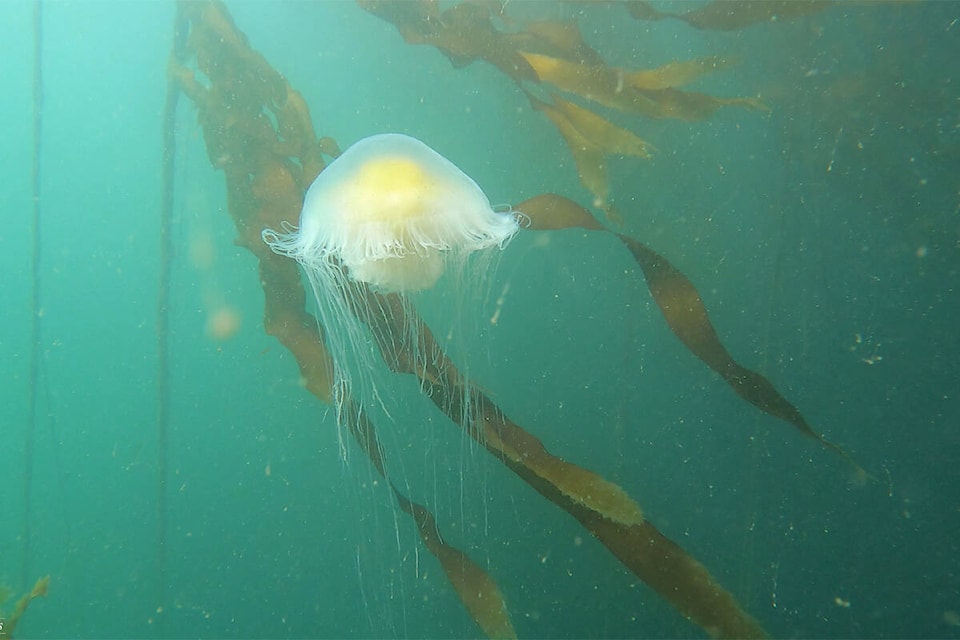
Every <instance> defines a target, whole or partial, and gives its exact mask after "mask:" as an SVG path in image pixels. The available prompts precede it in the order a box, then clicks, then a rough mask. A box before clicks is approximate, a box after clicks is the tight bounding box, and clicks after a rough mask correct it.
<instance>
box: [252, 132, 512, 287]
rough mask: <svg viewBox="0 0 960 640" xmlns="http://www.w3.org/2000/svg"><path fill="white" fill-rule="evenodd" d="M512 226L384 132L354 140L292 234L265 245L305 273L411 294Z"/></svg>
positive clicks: (413, 145) (464, 179)
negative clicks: (323, 271) (340, 275)
mask: <svg viewBox="0 0 960 640" xmlns="http://www.w3.org/2000/svg"><path fill="white" fill-rule="evenodd" d="M517 227H518V225H517V219H516V216H515V215H512V214H509V213H507V214H504V213H497V212H495V211H494V210H493V209H492V208H491V206H490V201H489V200H488V199H487V197H486V195H484V193H483V191H481V189H480V187H478V186H477V183H475V182H474V181H473V180H472V179H471V178H470V177H469V176H468V175H467V174H465V173H464V172H463V171H461V170H460V169H459V168H457V166H456V165H455V164H453V163H452V162H450V161H449V160H447V159H446V158H444V157H443V156H441V155H440V154H439V153H437V152H436V151H434V150H433V149H431V148H430V147H428V146H427V145H425V144H424V143H422V142H420V141H419V140H417V139H415V138H411V137H410V136H405V135H402V134H397V133H388V134H381V135H375V136H371V137H369V138H364V139H363V140H360V141H359V142H357V143H356V144H354V145H353V146H351V147H350V148H349V149H347V150H346V152H344V153H343V155H341V156H340V157H339V158H337V159H336V160H335V161H334V162H333V163H331V164H330V166H328V167H327V168H326V169H325V170H324V171H323V172H321V173H320V175H319V176H318V177H317V179H316V180H315V181H314V182H313V184H312V185H311V186H310V189H309V190H308V191H307V195H306V198H305V199H304V203H303V211H302V212H301V214H300V228H299V230H298V231H297V232H296V233H293V234H287V235H279V234H275V233H273V232H270V231H267V232H265V234H264V240H265V241H266V242H267V244H269V245H270V246H271V248H273V249H274V250H275V251H278V252H279V253H285V254H287V255H290V256H291V257H294V258H296V259H297V260H299V261H300V262H301V264H303V265H304V266H305V267H306V268H308V269H309V268H313V267H317V266H318V263H319V262H321V261H323V262H326V261H329V260H331V259H333V260H336V261H339V262H340V263H341V264H342V265H343V266H344V267H345V268H346V269H347V271H348V273H349V275H350V277H352V278H354V279H355V280H359V281H362V282H367V283H369V284H372V285H374V286H375V287H377V288H378V289H380V290H382V291H417V290H420V289H426V288H429V287H431V286H433V284H434V283H435V282H436V281H437V279H438V278H439V277H440V275H441V273H442V272H443V270H444V265H445V262H446V261H447V260H449V259H450V258H452V257H461V256H462V255H464V254H469V253H472V252H474V251H478V250H481V249H485V248H487V247H490V246H503V244H504V243H506V242H507V241H508V240H509V239H510V238H511V237H512V236H513V235H514V234H515V233H516V231H517ZM320 266H322V265H320Z"/></svg>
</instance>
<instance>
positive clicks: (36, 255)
mask: <svg viewBox="0 0 960 640" xmlns="http://www.w3.org/2000/svg"><path fill="white" fill-rule="evenodd" d="M42 50H43V12H42V10H41V2H40V0H36V2H34V3H33V158H32V174H33V215H32V218H31V221H30V231H31V234H30V235H31V242H32V244H31V249H30V250H31V267H30V274H31V283H32V286H31V291H30V311H31V318H30V375H29V376H28V378H27V380H28V381H29V387H28V389H27V431H26V435H25V437H24V444H23V559H22V565H21V573H20V584H22V585H24V586H26V584H27V581H28V580H29V577H30V552H31V542H32V538H33V532H32V530H31V524H30V521H31V520H32V517H33V516H32V513H31V504H30V495H31V493H32V490H33V441H34V437H35V434H36V430H37V429H36V427H37V398H38V396H37V389H39V388H40V359H41V358H42V357H43V349H42V344H41V342H40V315H41V310H40V300H41V297H40V293H41V291H40V152H41V141H42V138H41V134H42V132H43V59H42V58H41V52H42Z"/></svg>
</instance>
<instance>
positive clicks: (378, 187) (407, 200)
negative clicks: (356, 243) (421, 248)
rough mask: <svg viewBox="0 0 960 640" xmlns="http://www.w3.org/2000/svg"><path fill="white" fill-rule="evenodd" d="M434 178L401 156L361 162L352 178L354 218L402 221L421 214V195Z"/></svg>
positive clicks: (360, 219) (426, 190) (365, 220)
mask: <svg viewBox="0 0 960 640" xmlns="http://www.w3.org/2000/svg"><path fill="white" fill-rule="evenodd" d="M433 183H434V181H432V180H430V177H429V175H428V174H427V172H426V171H424V169H423V167H422V166H421V165H420V164H418V163H417V162H414V161H413V160H410V159H409V158H403V157H396V156H395V157H385V158H377V159H376V160H370V161H368V162H366V163H364V164H363V165H362V166H361V167H360V168H359V169H358V170H357V173H356V177H355V179H354V180H353V181H352V185H351V191H352V192H353V194H352V195H353V200H354V202H355V203H356V205H357V206H356V208H355V210H354V211H352V212H351V215H352V216H353V218H354V221H355V222H390V223H394V224H396V223H402V221H404V220H406V219H409V218H414V217H417V216H421V215H423V214H424V210H423V209H424V207H423V203H424V198H425V196H426V195H427V193H428V192H429V191H430V190H431V189H432V188H433Z"/></svg>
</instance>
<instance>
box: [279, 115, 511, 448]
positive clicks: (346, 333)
mask: <svg viewBox="0 0 960 640" xmlns="http://www.w3.org/2000/svg"><path fill="white" fill-rule="evenodd" d="M518 228H519V224H518V216H517V214H515V213H513V212H497V211H494V210H493V208H492V207H491V206H490V201H489V200H488V199H487V197H486V195H484V193H483V191H482V190H481V189H480V187H479V186H477V184H476V183H475V182H474V181H473V180H472V179H471V178H470V177H469V176H467V175H466V174H465V173H464V172H463V171H461V170H460V169H459V168H457V166H456V165H454V164H453V163H452V162H450V161H449V160H447V159H446V158H444V157H443V156H441V155H440V154H439V153H437V152H436V151H434V150H433V149H431V148H430V147H428V146H427V145H425V144H424V143H422V142H420V141H419V140H416V139H415V138H411V137H409V136H405V135H401V134H382V135H375V136H371V137H369V138H365V139H363V140H360V141H359V142H357V143H355V144H354V145H353V146H351V147H350V148H348V149H347V150H346V151H345V152H344V153H343V154H342V155H341V156H340V157H338V158H337V159H336V160H335V161H333V162H332V163H331V164H330V165H329V166H328V167H327V168H326V169H324V170H323V171H322V172H321V173H320V175H319V176H318V177H317V179H316V180H315V181H314V182H313V184H312V185H311V186H310V188H309V190H308V191H307V194H306V197H305V199H304V204H303V210H302V212H301V214H300V225H299V228H298V229H296V230H293V231H292V232H290V233H278V232H276V231H273V230H270V229H267V230H265V231H264V232H263V240H264V242H266V243H267V244H268V245H269V246H270V247H271V248H272V249H273V250H274V251H276V252H277V253H280V254H284V255H288V256H290V257H292V258H295V259H296V260H297V261H298V262H300V264H301V265H302V266H303V268H304V271H305V272H306V274H307V277H308V278H309V280H310V283H311V285H312V287H313V291H314V294H315V297H316V299H317V306H318V311H319V320H320V323H321V324H322V325H323V329H324V333H325V335H326V342H327V348H328V350H329V351H330V352H331V355H332V356H333V360H334V367H335V369H336V371H335V381H336V387H335V389H334V392H335V393H334V395H335V398H336V400H337V405H338V409H340V410H342V409H343V408H344V407H343V400H344V398H347V397H349V398H350V399H351V402H355V401H359V402H360V403H361V404H362V403H369V402H370V401H371V400H374V399H376V400H378V401H379V402H381V403H382V397H381V394H380V392H379V390H378V389H377V382H376V381H374V380H373V379H372V378H371V373H370V372H371V371H372V370H373V369H374V368H375V366H374V365H375V363H374V362H373V360H375V359H376V358H377V357H378V354H377V353H376V351H377V349H376V348H375V346H374V343H375V342H376V341H371V340H370V339H369V337H368V331H369V330H370V329H369V328H365V327H364V326H363V323H362V322H360V321H359V320H358V319H357V316H358V315H359V316H360V317H364V316H365V315H367V316H368V317H369V315H368V314H369V310H368V309H365V308H364V306H363V305H366V304H369V302H367V301H369V300H370V297H369V296H367V295H365V293H364V290H365V289H366V288H372V289H373V290H375V291H378V292H380V293H386V294H391V293H396V294H400V295H399V298H400V300H401V302H402V304H403V305H404V308H406V309H409V310H410V311H411V313H409V317H410V318H414V319H415V318H417V317H418V316H417V314H416V312H415V311H414V310H413V308H412V306H411V305H412V303H411V302H410V301H409V300H408V297H407V296H406V295H404V294H407V293H410V292H415V291H420V290H423V289H429V288H430V287H432V286H433V285H434V284H435V283H436V282H437V280H438V279H439V278H440V276H441V275H442V274H443V272H444V271H445V269H446V268H447V267H448V266H450V265H451V264H453V265H455V266H457V267H458V268H459V270H460V271H464V269H463V268H464V266H465V265H466V260H467V259H468V258H469V256H471V255H472V254H481V255H482V254H484V253H487V250H493V249H495V248H498V247H499V248H502V247H503V246H504V245H505V244H506V243H507V242H508V241H509V240H510V239H511V238H512V237H513V235H514V234H515V233H516V232H517V230H518ZM473 266H475V267H477V268H478V270H479V271H478V273H476V274H466V273H465V274H464V275H466V276H468V277H470V276H471V275H475V278H474V279H479V280H482V279H483V278H484V277H485V274H484V271H485V269H484V267H485V266H486V264H485V263H483V262H482V261H481V263H479V264H477V265H473ZM458 284H459V283H458ZM416 322H419V321H418V320H414V324H412V325H411V324H409V323H408V324H407V325H406V326H405V329H404V331H406V332H407V333H408V334H409V335H406V336H393V335H391V336H385V338H386V339H387V340H388V341H389V342H392V343H394V344H407V345H413V344H415V343H416V340H417V337H416V333H417V331H418V330H419V326H417V325H416V324H415V323H416ZM375 337H376V338H377V339H378V340H379V341H380V343H381V344H382V343H383V338H384V336H375ZM414 351H415V350H414ZM357 387H360V388H359V389H358V388H357ZM341 417H342V416H341ZM341 439H342V434H341ZM341 446H343V445H342V440H341Z"/></svg>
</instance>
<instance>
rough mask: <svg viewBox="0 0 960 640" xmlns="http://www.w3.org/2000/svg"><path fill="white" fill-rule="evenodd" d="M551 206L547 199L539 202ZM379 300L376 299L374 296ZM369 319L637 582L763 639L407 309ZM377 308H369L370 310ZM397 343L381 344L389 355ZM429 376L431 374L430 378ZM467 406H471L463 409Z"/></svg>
mask: <svg viewBox="0 0 960 640" xmlns="http://www.w3.org/2000/svg"><path fill="white" fill-rule="evenodd" d="M547 201H549V198H546V199H544V200H542V202H547ZM371 295H375V296H378V295H379V294H376V293H371ZM384 298H385V300H384V302H383V304H381V305H379V306H376V308H378V309H386V310H388V311H386V312H384V313H383V314H368V315H367V316H365V317H364V321H365V322H371V323H373V324H371V328H372V329H373V333H374V334H377V335H379V334H382V333H387V334H389V333H392V332H396V331H398V330H399V329H398V327H397V326H394V327H390V326H389V325H390V324H393V323H406V324H407V325H411V326H416V327H418V332H419V335H418V337H417V341H416V344H417V347H418V349H423V350H424V352H425V353H432V354H433V355H432V357H430V358H424V357H423V354H422V353H420V354H416V355H411V354H408V355H406V356H402V355H398V354H393V353H384V359H385V360H386V361H388V362H392V363H394V364H397V363H402V362H418V363H422V362H430V363H434V365H433V367H426V368H425V367H415V368H410V369H402V368H398V369H397V371H398V372H400V373H410V374H414V375H417V376H418V377H419V378H420V383H421V387H422V389H423V391H424V394H425V395H426V396H427V397H428V398H429V399H430V400H431V401H432V402H433V403H434V404H435V405H436V406H437V407H438V408H439V409H440V410H441V411H443V412H444V413H445V414H446V415H447V416H448V417H449V418H450V419H451V420H452V421H453V422H454V423H456V424H458V425H460V426H461V427H462V428H463V429H464V430H465V431H466V432H467V433H468V434H469V435H470V436H471V437H473V438H474V439H475V440H477V441H478V442H479V443H480V444H482V445H483V446H484V447H485V448H486V449H487V450H488V451H490V452H491V453H492V454H493V455H494V456H496V457H497V458H498V459H499V460H500V461H501V462H502V463H503V464H504V465H506V466H507V468H509V469H510V470H511V471H513V472H514V473H515V474H516V475H517V476H518V477H520V478H521V479H522V480H523V481H524V482H526V483H527V484H528V485H530V486H531V487H532V488H533V489H535V490H536V491H537V492H538V493H540V494H541V495H542V496H544V497H545V498H546V499H548V500H550V501H551V502H553V503H554V504H555V505H557V506H558V507H560V508H561V509H563V510H564V511H566V512H567V513H569V514H570V515H572V516H573V517H574V518H576V519H577V520H578V521H579V522H580V523H581V525H583V526H584V528H586V529H587V530H588V531H589V532H590V533H591V534H592V535H593V536H594V537H595V538H597V540H599V541H600V542H601V543H602V544H603V545H604V546H606V547H607V549H609V550H610V551H611V553H613V555H614V556H615V557H616V558H617V559H618V560H619V561H620V562H621V563H622V564H623V565H624V566H625V567H627V568H628V569H629V570H630V571H631V572H633V574H634V575H636V576H637V577H638V578H640V579H641V580H642V581H643V582H645V583H646V584H647V585H648V586H650V587H651V588H652V589H653V590H654V591H656V592H657V593H658V594H659V595H660V596H661V597H662V598H664V599H665V600H666V601H667V602H669V603H670V604H671V605H673V607H674V608H676V609H677V610H678V611H679V612H680V613H681V614H683V615H684V616H686V617H687V618H689V619H690V620H692V621H693V622H695V623H696V624H698V625H700V626H701V627H702V628H703V629H704V630H705V631H707V633H709V634H710V635H711V636H713V637H717V638H765V637H767V634H766V632H765V631H764V630H763V628H762V627H761V626H760V625H759V623H758V622H757V621H756V620H754V619H753V618H752V617H751V616H750V615H749V614H747V613H746V612H745V611H743V609H741V608H740V606H739V604H738V603H737V601H736V599H735V598H734V597H733V596H732V595H731V594H730V593H729V592H728V591H726V590H725V589H724V588H723V587H722V586H721V585H720V584H719V583H718V582H717V581H716V580H715V579H714V578H713V577H712V576H711V575H710V573H709V571H707V569H706V568H705V567H704V566H703V565H702V564H700V563H699V562H698V561H697V560H696V559H694V558H693V557H692V556H690V555H689V554H688V553H687V552H685V551H684V550H683V549H682V548H681V547H680V546H679V545H677V544H676V543H674V542H672V541H671V540H669V539H668V538H667V537H666V536H664V535H663V534H662V533H660V532H659V531H658V530H657V529H656V527H654V526H653V525H652V524H651V523H649V522H647V521H646V520H644V519H643V517H642V515H641V514H640V508H639V506H637V505H636V503H635V502H634V501H633V499H632V498H630V497H629V496H628V495H627V494H626V492H625V491H623V489H621V488H620V487H619V486H617V485H616V484H614V483H612V482H609V481H607V480H604V479H603V478H601V477H600V476H599V475H597V474H595V473H593V472H591V471H588V470H587V469H583V468H581V467H578V466H577V465H575V464H573V463H570V462H567V461H565V460H563V459H561V458H558V457H556V456H554V455H552V454H551V453H550V452H548V451H547V450H546V448H545V447H544V446H543V444H542V443H541V442H540V440H539V439H537V438H536V437H535V436H533V435H532V434H530V433H528V432H527V431H526V430H524V429H523V428H522V427H520V426H519V425H517V424H516V423H514V422H513V421H511V420H510V419H509V418H507V417H506V415H505V414H504V413H503V411H502V410H501V409H500V408H499V407H498V406H497V405H496V403H494V401H493V400H491V399H490V398H489V397H488V396H487V395H486V394H484V393H483V392H482V391H480V390H479V389H477V388H476V387H475V386H473V385H471V384H470V383H469V382H467V381H465V380H464V379H463V378H462V377H461V375H460V374H459V372H458V371H457V368H456V366H455V365H454V364H453V363H452V362H451V361H450V360H449V359H448V358H447V356H446V354H444V353H443V351H442V349H441V348H440V346H439V345H438V344H437V342H436V340H435V339H434V337H433V335H432V332H431V331H430V329H429V327H427V326H426V324H425V323H424V322H423V321H422V320H421V319H419V318H410V317H408V314H414V313H416V312H415V310H413V309H412V308H410V307H406V306H402V305H400V306H397V305H398V304H399V303H398V301H397V300H390V299H388V298H386V297H384ZM370 307H371V308H374V305H370ZM394 346H396V343H394V342H382V343H381V350H383V351H387V352H388V351H389V350H390V349H391V348H392V347H394ZM431 369H432V370H431ZM465 399H469V403H468V406H465V404H467V403H465Z"/></svg>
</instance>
